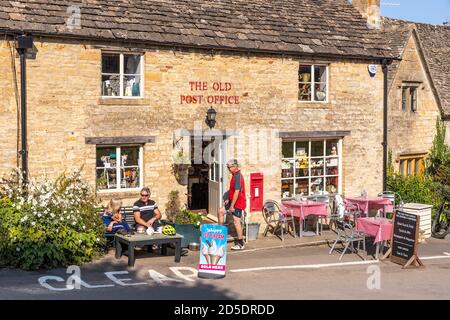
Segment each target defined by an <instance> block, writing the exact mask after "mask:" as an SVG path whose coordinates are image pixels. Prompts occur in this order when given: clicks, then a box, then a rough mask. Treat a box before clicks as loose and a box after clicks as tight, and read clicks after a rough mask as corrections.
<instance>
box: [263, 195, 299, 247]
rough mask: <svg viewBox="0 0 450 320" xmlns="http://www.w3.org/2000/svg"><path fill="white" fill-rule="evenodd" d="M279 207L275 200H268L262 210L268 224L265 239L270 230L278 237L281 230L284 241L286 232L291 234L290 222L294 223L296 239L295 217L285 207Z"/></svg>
mask: <svg viewBox="0 0 450 320" xmlns="http://www.w3.org/2000/svg"><path fill="white" fill-rule="evenodd" d="M281 208H282V209H283V210H281V209H280V206H279V205H278V203H277V202H276V201H274V200H267V201H266V202H265V203H264V205H263V208H262V214H263V217H264V220H265V222H266V224H267V226H266V229H265V230H264V237H266V236H267V233H268V232H269V229H270V230H271V232H272V233H273V234H275V235H276V232H277V231H278V230H279V229H280V230H281V240H282V241H284V230H286V231H287V232H288V233H289V222H291V223H292V229H293V232H294V233H293V236H294V238H296V237H297V236H296V233H295V220H294V217H293V216H292V215H291V214H290V213H289V212H288V211H287V210H289V209H288V208H286V207H285V206H283V205H281Z"/></svg>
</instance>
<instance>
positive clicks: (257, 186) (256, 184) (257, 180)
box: [250, 172, 264, 212]
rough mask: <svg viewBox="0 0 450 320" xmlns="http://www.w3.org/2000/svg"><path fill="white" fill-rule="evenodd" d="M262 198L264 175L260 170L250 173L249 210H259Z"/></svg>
mask: <svg viewBox="0 0 450 320" xmlns="http://www.w3.org/2000/svg"><path fill="white" fill-rule="evenodd" d="M263 198H264V175H263V174H262V173H260V172H258V173H252V174H250V211H251V212H254V211H261V210H262V206H263Z"/></svg>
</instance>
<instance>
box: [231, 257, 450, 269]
mask: <svg viewBox="0 0 450 320" xmlns="http://www.w3.org/2000/svg"><path fill="white" fill-rule="evenodd" d="M444 254H445V255H443V256H429V257H420V260H436V259H450V253H448V252H444ZM387 261H388V260H387ZM379 262H380V261H379V260H369V261H353V262H341V263H322V264H303V265H292V266H274V267H259V268H247V269H234V270H230V272H234V273H239V272H254V271H265V270H286V269H321V268H333V267H347V266H355V265H368V264H375V263H379Z"/></svg>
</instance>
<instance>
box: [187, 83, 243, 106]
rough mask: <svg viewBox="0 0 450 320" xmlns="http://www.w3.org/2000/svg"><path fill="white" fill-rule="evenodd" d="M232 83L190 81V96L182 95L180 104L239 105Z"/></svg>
mask: <svg viewBox="0 0 450 320" xmlns="http://www.w3.org/2000/svg"><path fill="white" fill-rule="evenodd" d="M234 87H235V86H234V84H233V83H231V82H207V81H190V82H189V83H188V89H189V90H190V92H189V93H188V94H182V95H180V104H209V105H237V104H239V102H240V101H239V98H240V97H239V96H237V95H233V94H232V92H233V90H234V89H235V88H234Z"/></svg>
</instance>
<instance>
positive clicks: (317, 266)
mask: <svg viewBox="0 0 450 320" xmlns="http://www.w3.org/2000/svg"><path fill="white" fill-rule="evenodd" d="M378 262H379V261H378V260H370V261H354V262H340V263H323V264H303V265H293V266H275V267H260V268H248V269H235V270H230V272H252V271H263V270H284V269H320V268H331V267H345V266H354V265H367V264H374V263H378Z"/></svg>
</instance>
